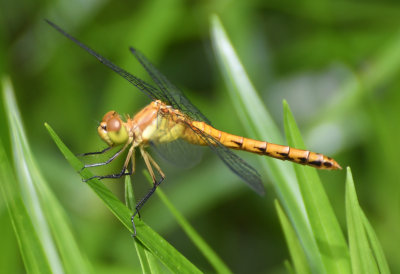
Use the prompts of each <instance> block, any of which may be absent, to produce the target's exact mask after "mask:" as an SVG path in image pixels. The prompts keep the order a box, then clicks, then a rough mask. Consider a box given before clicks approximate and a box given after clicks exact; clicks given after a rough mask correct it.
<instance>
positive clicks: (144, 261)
mask: <svg viewBox="0 0 400 274" xmlns="http://www.w3.org/2000/svg"><path fill="white" fill-rule="evenodd" d="M125 205H126V206H127V207H128V208H129V209H130V210H131V211H132V212H133V211H134V210H135V207H136V201H135V194H134V192H133V187H132V183H131V177H130V176H125ZM132 240H133V244H134V245H135V249H136V254H137V255H138V258H139V262H140V266H141V268H142V273H154V271H153V270H152V269H155V268H157V267H158V265H157V262H156V261H155V260H154V259H153V256H152V257H151V258H152V259H150V260H149V259H148V258H149V256H151V254H150V253H149V252H148V250H147V249H146V247H144V246H143V244H142V243H141V242H139V241H137V240H136V239H132ZM149 254H150V255H149Z"/></svg>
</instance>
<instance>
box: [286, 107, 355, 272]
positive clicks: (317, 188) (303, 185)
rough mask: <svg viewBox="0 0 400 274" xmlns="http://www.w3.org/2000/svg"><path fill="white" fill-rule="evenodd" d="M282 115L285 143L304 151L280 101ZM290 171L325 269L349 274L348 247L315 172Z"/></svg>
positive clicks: (304, 169) (303, 168) (298, 167)
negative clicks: (292, 173)
mask: <svg viewBox="0 0 400 274" xmlns="http://www.w3.org/2000/svg"><path fill="white" fill-rule="evenodd" d="M283 113H284V124H285V132H286V138H287V140H288V144H289V145H290V146H292V147H296V148H299V149H306V147H305V145H304V142H303V140H302V137H301V134H300V131H299V129H298V127H297V125H296V121H295V119H294V117H293V114H292V112H291V111H290V108H289V105H288V104H287V102H286V101H284V102H283ZM294 169H295V172H296V176H297V179H298V182H299V186H300V190H301V193H302V195H303V200H304V204H305V206H306V209H307V213H308V216H309V218H310V222H311V227H312V231H313V234H314V238H315V239H318V242H317V243H318V247H319V250H320V251H321V254H322V259H323V261H324V264H325V267H326V269H328V270H329V272H333V273H350V272H351V267H350V257H349V252H348V246H347V243H346V240H345V238H344V235H343V233H342V230H341V228H340V225H339V222H338V220H337V219H336V216H335V213H334V212H333V209H332V207H331V205H330V203H329V199H328V196H327V195H326V192H325V190H324V188H323V186H322V183H321V180H320V178H319V176H318V173H317V171H316V169H314V168H311V167H306V166H301V165H296V164H294Z"/></svg>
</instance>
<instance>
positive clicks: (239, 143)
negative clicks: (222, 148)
mask: <svg viewBox="0 0 400 274" xmlns="http://www.w3.org/2000/svg"><path fill="white" fill-rule="evenodd" d="M232 143H235V144H237V145H238V146H239V147H242V145H243V140H242V142H238V141H234V140H232Z"/></svg>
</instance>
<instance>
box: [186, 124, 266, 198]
mask: <svg viewBox="0 0 400 274" xmlns="http://www.w3.org/2000/svg"><path fill="white" fill-rule="evenodd" d="M190 128H191V129H192V130H193V131H194V132H195V133H196V134H197V135H198V136H200V138H202V139H203V140H204V141H205V142H206V143H207V144H208V146H209V147H210V148H211V150H212V151H213V152H214V153H216V154H217V155H218V157H219V158H220V159H221V160H222V161H223V162H224V163H225V165H227V166H228V167H229V169H230V170H232V171H233V172H234V173H235V174H236V175H237V176H239V177H240V178H241V179H242V180H243V181H244V182H246V183H247V185H248V186H250V187H251V188H252V189H253V190H254V191H255V192H257V193H258V194H259V195H264V193H265V189H264V186H263V184H262V181H261V176H260V174H259V173H258V172H257V170H255V168H253V167H252V166H251V165H250V164H248V163H247V162H246V161H245V160H243V159H242V158H240V157H239V156H237V155H236V154H235V153H233V152H232V151H231V150H229V149H228V148H227V147H225V146H224V145H223V144H221V143H220V142H219V141H218V140H216V139H215V138H213V137H212V136H210V135H208V134H206V133H205V132H203V131H201V130H200V129H197V128H193V127H190Z"/></svg>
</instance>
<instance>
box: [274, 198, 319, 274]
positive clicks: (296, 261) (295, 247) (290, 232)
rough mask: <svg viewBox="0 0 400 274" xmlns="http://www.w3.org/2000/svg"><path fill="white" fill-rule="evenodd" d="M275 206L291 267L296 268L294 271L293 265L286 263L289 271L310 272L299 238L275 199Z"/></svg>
mask: <svg viewBox="0 0 400 274" xmlns="http://www.w3.org/2000/svg"><path fill="white" fill-rule="evenodd" d="M275 208H276V211H277V213H278V217H279V221H280V222H281V226H282V230H283V233H284V235H285V239H286V244H287V246H288V248H289V253H290V257H291V258H292V262H293V267H294V269H296V271H294V270H293V267H292V266H291V265H290V264H289V263H288V264H287V268H289V267H290V268H289V269H290V270H291V271H290V273H311V270H310V268H309V266H308V261H307V258H306V256H305V254H304V250H303V248H302V247H301V244H300V242H299V239H298V238H297V235H296V232H295V231H294V229H293V227H292V224H291V223H290V221H289V219H288V218H287V216H286V214H285V212H284V211H283V209H282V207H281V205H280V204H279V202H278V201H277V200H275Z"/></svg>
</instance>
